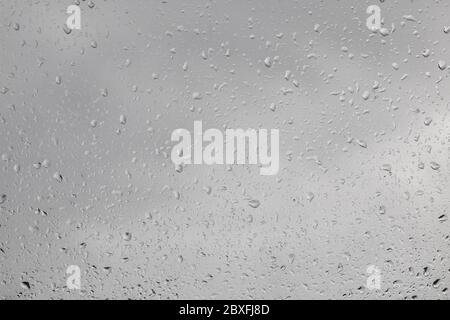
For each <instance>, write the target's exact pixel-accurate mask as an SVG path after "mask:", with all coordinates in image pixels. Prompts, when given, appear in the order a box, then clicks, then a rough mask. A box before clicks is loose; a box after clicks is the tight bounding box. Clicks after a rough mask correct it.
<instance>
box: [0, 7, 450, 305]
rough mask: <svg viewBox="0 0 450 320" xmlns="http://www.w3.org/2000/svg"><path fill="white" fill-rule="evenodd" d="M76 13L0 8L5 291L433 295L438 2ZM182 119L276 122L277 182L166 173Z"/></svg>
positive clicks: (199, 169)
mask: <svg viewBox="0 0 450 320" xmlns="http://www.w3.org/2000/svg"><path fill="white" fill-rule="evenodd" d="M72 3H73V2H71V1H60V0H58V1H55V0H51V1H50V0H48V1H42V0H41V1H38V0H36V1H31V0H16V1H13V0H2V1H1V2H0V89H1V92H0V155H1V159H0V170H1V175H0V194H2V198H1V200H0V202H1V203H0V249H1V250H0V297H2V298H6V299H16V298H65V299H86V298H102V299H103V298H113V299H121V298H137V299H140V298H149V299H167V298H169V299H177V298H184V299H198V298H224V299H228V298H236V299H240V298H249V299H252V298H257V299H264V298H273V299H285V298H288V299H289V298H290V299H294V298H295V299H306V298H312V299H323V298H333V299H340V298H351V299H355V298H358V299H379V298H392V299H405V298H406V299H410V298H419V299H425V298H426V299H436V298H439V299H448V292H447V287H448V286H449V284H450V260H449V259H450V222H449V221H447V215H448V209H449V205H450V203H449V201H450V195H449V194H450V184H449V181H450V180H449V165H450V161H449V144H450V122H449V120H450V119H449V114H448V113H449V110H450V109H449V108H450V107H449V104H448V102H449V101H450V90H449V89H450V79H449V69H447V70H440V69H439V68H438V62H439V61H440V60H444V61H445V60H446V61H448V62H449V63H450V57H449V52H448V48H449V44H450V34H446V33H445V32H444V28H445V26H448V25H450V18H449V14H450V7H449V4H450V2H448V1H444V0H442V1H425V0H417V1H412V0H411V1H407V0H398V1H391V0H386V1H384V2H383V3H381V2H379V1H377V0H370V1H361V0H353V1H350V0H340V1H338V0H327V1H318V0H304V1H303V0H299V1H287V0H279V1H269V0H267V1H261V0H252V1H247V0H235V1H221V0H220V1H219V0H215V1H207V0H203V1H191V0H189V1H182V0H167V1H143V0H129V1H119V0H115V1H112V0H108V1H106V0H95V1H94V3H93V4H94V6H92V4H91V5H90V3H89V1H81V3H80V7H81V11H82V12H81V14H82V29H81V30H79V31H78V30H74V31H72V32H71V33H70V34H66V33H65V32H64V30H63V25H64V24H65V21H66V19H67V16H68V15H67V14H66V8H67V7H68V6H69V5H70V4H72ZM91 3H92V2H91ZM371 4H377V5H379V6H380V7H381V10H382V18H383V21H384V27H385V28H387V29H388V30H389V34H388V35H385V36H383V35H381V34H379V33H371V32H370V31H369V30H368V29H367V27H366V19H367V17H368V15H367V14H366V9H367V7H368V6H369V5H371ZM90 7H92V8H90ZM425 50H429V54H425V55H424V54H423V53H424V51H425ZM266 57H270V58H271V60H272V61H273V63H272V66H271V67H267V66H265V64H264V59H266ZM395 64H397V65H398V67H395V68H394V66H396V65H395ZM183 65H185V66H187V70H184V69H186V68H183ZM287 70H290V72H291V76H290V77H288V80H286V79H285V73H286V71H287ZM58 77H60V81H57V80H56V79H57V78H58ZM294 80H295V81H296V83H297V86H296V85H295V84H294ZM57 82H60V83H59V84H58V83H57ZM377 83H378V85H376V84H377ZM365 91H368V92H369V93H370V97H369V99H367V100H365V99H363V97H362V96H363V93H364V92H365ZM194 92H198V93H200V95H201V99H193V93H194ZM271 104H275V106H276V109H275V111H272V110H271V109H270V106H271ZM121 117H122V118H123V117H126V123H124V122H125V121H122V123H121V121H120V120H121ZM194 120H202V121H203V125H204V128H223V127H225V126H228V127H232V128H239V127H242V128H259V127H262V128H279V129H280V171H279V173H278V175H276V176H272V177H270V176H269V177H264V176H260V175H259V171H258V168H257V167H256V166H233V167H231V168H227V167H226V166H188V167H186V168H184V171H183V172H181V173H178V172H176V171H175V170H174V167H173V165H172V163H171V160H170V151H171V147H172V145H173V144H172V143H171V142H170V134H171V132H172V131H173V130H174V129H177V128H182V127H185V128H188V129H190V130H192V126H193V121H194ZM430 121H431V123H430ZM39 163H40V164H41V165H40V167H39ZM59 176H61V177H62V180H61V179H60V178H59ZM58 180H59V181H58ZM253 199H257V200H259V201H260V206H259V207H258V208H253V207H251V206H250V205H249V200H253ZM43 212H45V213H46V214H43ZM126 232H129V233H131V235H132V238H131V240H130V241H126V240H128V239H126V236H124V234H125V233H126ZM69 265H78V266H80V268H81V270H82V278H81V281H82V290H81V291H76V290H75V291H70V290H68V288H67V287H66V277H67V275H66V268H67V267H68V266H69ZM369 265H375V266H377V267H378V268H379V269H380V270H381V273H382V284H381V290H372V291H371V290H368V289H367V288H366V279H367V276H368V275H367V274H366V268H367V266H369ZM438 280H439V281H438ZM23 282H27V283H29V288H27V287H26V285H25V286H24V284H23Z"/></svg>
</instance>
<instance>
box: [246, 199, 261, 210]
mask: <svg viewBox="0 0 450 320" xmlns="http://www.w3.org/2000/svg"><path fill="white" fill-rule="evenodd" d="M248 205H249V206H250V207H252V208H254V209H256V208H258V207H259V206H260V205H261V202H260V201H259V200H257V199H252V200H250V201H249V202H248Z"/></svg>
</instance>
